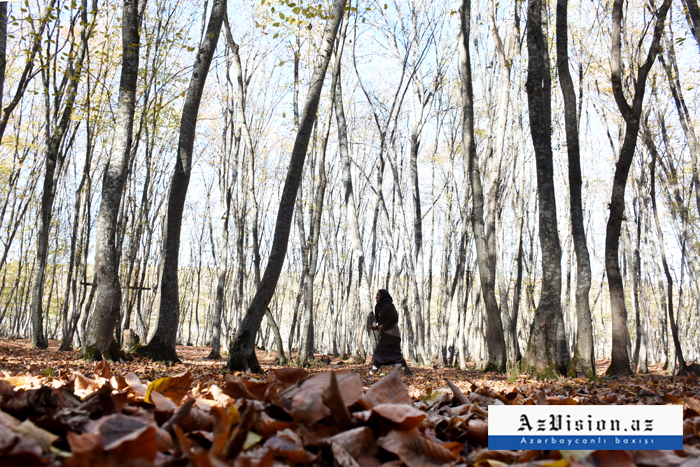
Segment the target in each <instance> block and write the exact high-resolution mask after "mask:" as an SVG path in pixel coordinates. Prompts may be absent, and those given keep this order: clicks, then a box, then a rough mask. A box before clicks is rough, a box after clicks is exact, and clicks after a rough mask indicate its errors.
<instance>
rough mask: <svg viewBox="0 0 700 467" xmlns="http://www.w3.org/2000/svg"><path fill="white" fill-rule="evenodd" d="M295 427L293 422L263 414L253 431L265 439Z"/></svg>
mask: <svg viewBox="0 0 700 467" xmlns="http://www.w3.org/2000/svg"><path fill="white" fill-rule="evenodd" d="M293 425H294V423H292V422H284V421H280V420H277V419H274V418H272V417H270V416H269V415H268V414H266V413H265V412H263V413H262V414H260V418H259V419H258V420H257V422H256V423H255V425H254V426H253V431H255V432H256V433H259V434H260V435H262V436H263V438H269V437H271V436H274V434H275V433H277V432H278V431H282V430H284V429H285V428H291V427H292V426H293Z"/></svg>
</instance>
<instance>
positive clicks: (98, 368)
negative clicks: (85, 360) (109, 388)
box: [92, 357, 112, 379]
mask: <svg viewBox="0 0 700 467" xmlns="http://www.w3.org/2000/svg"><path fill="white" fill-rule="evenodd" d="M92 372H93V373H95V376H99V377H101V378H104V379H110V378H111V377H112V371H111V370H110V369H109V363H107V360H105V359H104V357H102V361H100V362H97V363H96V364H95V368H94V369H93V370H92Z"/></svg>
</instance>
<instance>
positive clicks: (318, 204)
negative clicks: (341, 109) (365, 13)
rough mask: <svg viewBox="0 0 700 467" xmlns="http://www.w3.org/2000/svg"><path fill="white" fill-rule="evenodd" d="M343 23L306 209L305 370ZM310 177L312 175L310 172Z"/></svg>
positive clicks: (309, 354) (302, 356) (301, 348)
mask: <svg viewBox="0 0 700 467" xmlns="http://www.w3.org/2000/svg"><path fill="white" fill-rule="evenodd" d="M344 17H345V20H344V21H343V25H342V27H341V30H340V32H339V34H338V35H339V37H338V40H337V41H336V42H337V45H336V50H335V64H334V66H333V72H332V76H333V80H332V84H331V91H330V101H331V102H330V110H329V112H328V116H327V119H326V121H325V122H324V126H323V130H322V133H321V144H320V145H319V146H320V147H319V152H318V154H319V160H318V162H317V164H316V165H318V177H317V178H318V184H317V185H316V193H315V194H314V200H313V204H312V206H310V207H309V211H310V212H309V214H310V216H309V217H310V219H309V220H310V222H309V236H308V238H307V240H306V245H307V250H306V255H307V257H306V260H307V265H308V271H307V273H306V277H305V280H304V312H305V316H304V319H303V320H302V322H303V323H304V324H305V329H302V335H301V343H300V345H299V366H300V367H306V366H308V358H309V357H312V358H313V354H314V350H315V349H314V348H315V342H314V332H315V329H314V281H315V279H316V270H317V267H318V247H319V245H318V243H319V238H320V234H321V215H322V213H323V205H324V200H325V194H326V186H327V184H328V177H327V175H326V148H327V146H328V135H329V133H330V128H331V123H332V119H333V109H334V107H335V100H336V93H337V90H338V89H339V87H338V83H339V82H340V68H341V60H342V57H343V48H344V45H345V34H346V31H347V25H348V21H347V17H348V15H347V12H346V14H345V16H344ZM312 173H313V172H312Z"/></svg>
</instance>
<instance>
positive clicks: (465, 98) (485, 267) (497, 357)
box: [458, 0, 507, 373]
mask: <svg viewBox="0 0 700 467" xmlns="http://www.w3.org/2000/svg"><path fill="white" fill-rule="evenodd" d="M460 20H461V22H460V31H459V39H458V42H459V43H458V47H459V64H460V66H459V69H460V77H461V92H462V139H463V143H462V147H463V151H464V158H465V159H467V160H468V165H469V179H470V183H471V188H472V193H473V197H474V199H473V203H474V205H473V209H472V219H471V221H472V229H473V230H474V237H475V240H476V254H477V262H478V264H479V278H480V279H481V289H482V293H483V296H484V301H485V302H486V346H487V348H488V362H487V365H486V368H485V371H497V372H499V373H502V372H505V371H506V359H507V355H506V341H505V335H504V333H503V324H502V321H501V314H500V311H499V310H498V303H496V294H495V290H494V282H493V280H492V279H491V277H492V276H491V272H490V271H491V269H492V268H491V266H490V265H489V258H488V253H487V249H486V234H485V232H484V191H483V188H482V185H481V175H480V173H479V163H478V160H477V157H476V141H475V137H474V92H473V90H472V72H471V59H470V54H469V33H470V22H471V0H462V6H461V8H460Z"/></svg>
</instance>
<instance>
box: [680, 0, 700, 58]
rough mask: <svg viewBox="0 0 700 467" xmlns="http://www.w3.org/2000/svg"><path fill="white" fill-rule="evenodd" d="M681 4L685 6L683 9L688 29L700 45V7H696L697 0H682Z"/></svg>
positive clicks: (699, 45)
mask: <svg viewBox="0 0 700 467" xmlns="http://www.w3.org/2000/svg"><path fill="white" fill-rule="evenodd" d="M683 6H684V7H685V8H684V10H685V12H686V18H687V20H688V26H689V27H690V31H691V32H692V33H693V37H695V42H697V43H698V47H700V8H698V0H683Z"/></svg>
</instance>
